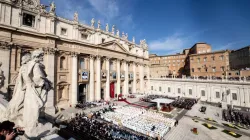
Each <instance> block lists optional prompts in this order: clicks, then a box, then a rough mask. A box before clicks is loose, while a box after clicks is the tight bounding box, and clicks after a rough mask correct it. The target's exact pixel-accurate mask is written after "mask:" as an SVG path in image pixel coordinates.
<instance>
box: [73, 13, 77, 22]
mask: <svg viewBox="0 0 250 140" xmlns="http://www.w3.org/2000/svg"><path fill="white" fill-rule="evenodd" d="M74 21H78V13H77V12H75V13H74Z"/></svg>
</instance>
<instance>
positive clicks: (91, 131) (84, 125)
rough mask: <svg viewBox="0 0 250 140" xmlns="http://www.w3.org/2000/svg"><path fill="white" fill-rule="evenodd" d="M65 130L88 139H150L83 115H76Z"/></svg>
mask: <svg viewBox="0 0 250 140" xmlns="http://www.w3.org/2000/svg"><path fill="white" fill-rule="evenodd" d="M67 129H69V130H71V131H73V132H75V133H76V134H78V135H83V137H85V136H84V135H88V136H90V137H91V138H88V139H100V140H150V139H152V138H150V137H147V136H143V135H140V134H137V133H134V132H132V131H130V130H126V129H123V128H121V127H119V126H118V125H114V124H110V123H107V122H103V121H99V120H98V119H92V118H88V117H86V116H85V115H83V114H79V115H76V117H75V118H73V119H72V120H71V121H70V122H69V123H68V127H67Z"/></svg>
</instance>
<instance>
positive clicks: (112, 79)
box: [109, 71, 117, 81]
mask: <svg viewBox="0 0 250 140" xmlns="http://www.w3.org/2000/svg"><path fill="white" fill-rule="evenodd" d="M109 76H110V81H116V80H117V78H116V71H110V75H109Z"/></svg>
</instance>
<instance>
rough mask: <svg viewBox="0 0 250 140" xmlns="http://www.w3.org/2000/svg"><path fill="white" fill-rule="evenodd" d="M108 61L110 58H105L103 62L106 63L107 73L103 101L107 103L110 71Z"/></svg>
mask: <svg viewBox="0 0 250 140" xmlns="http://www.w3.org/2000/svg"><path fill="white" fill-rule="evenodd" d="M109 60H110V58H109V57H106V58H105V61H106V71H107V74H106V75H107V77H106V92H105V97H104V99H105V100H106V101H109V100H110V70H109V65H110V64H109Z"/></svg>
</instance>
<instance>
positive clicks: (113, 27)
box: [112, 25, 115, 34]
mask: <svg viewBox="0 0 250 140" xmlns="http://www.w3.org/2000/svg"><path fill="white" fill-rule="evenodd" d="M112 34H115V25H113V26H112Z"/></svg>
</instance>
